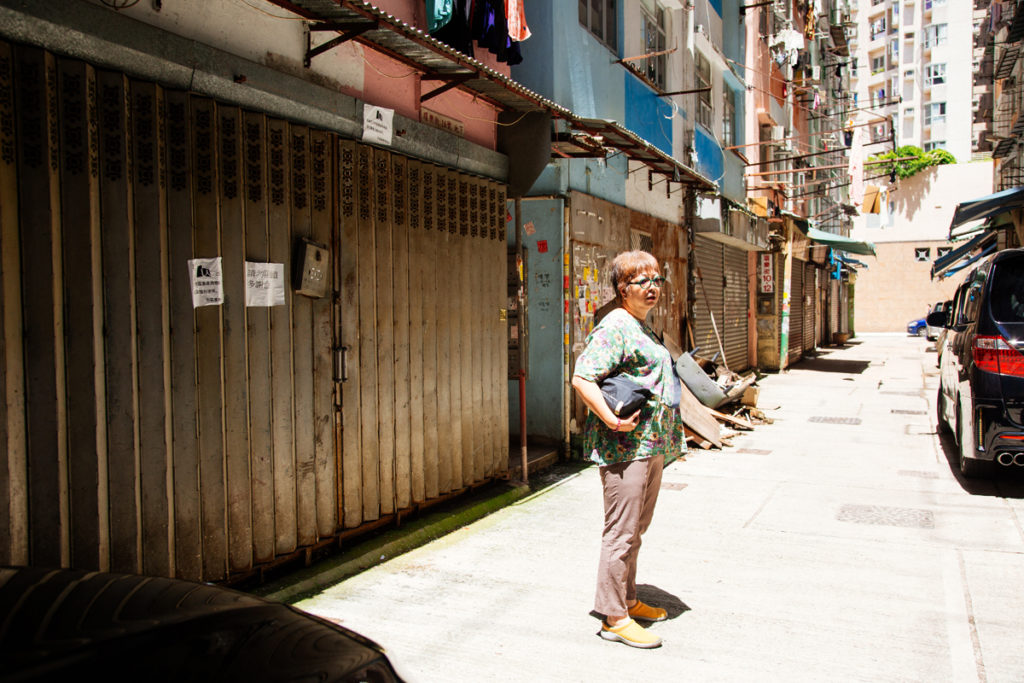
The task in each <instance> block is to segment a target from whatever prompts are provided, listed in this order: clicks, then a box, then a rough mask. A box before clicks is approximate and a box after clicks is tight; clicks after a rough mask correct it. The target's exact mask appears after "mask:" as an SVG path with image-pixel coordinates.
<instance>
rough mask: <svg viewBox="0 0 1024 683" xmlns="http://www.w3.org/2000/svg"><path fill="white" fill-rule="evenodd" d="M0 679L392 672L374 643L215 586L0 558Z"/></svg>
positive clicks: (377, 677)
mask: <svg viewBox="0 0 1024 683" xmlns="http://www.w3.org/2000/svg"><path fill="white" fill-rule="evenodd" d="M0 680H2V681H51V680H52V681H70V680H100V681H175V682H176V683H185V682H186V681H240V682H245V683H254V682H256V681H373V682H377V681H398V680H400V679H399V677H398V676H397V674H396V673H395V671H394V669H393V668H392V667H391V665H390V663H389V662H388V660H387V657H386V656H385V654H384V652H383V650H382V649H381V648H380V646H378V645H377V644H376V643H374V642H373V641H371V640H369V639H367V638H364V637H363V636H360V635H359V634H357V633H354V632H352V631H349V630H348V629H345V628H343V627H341V626H338V625H336V624H333V623H331V622H328V621H325V620H323V619H320V618H318V617H315V616H313V615H310V614H307V613H305V612H303V611H302V610H299V609H296V608H294V607H290V606H288V605H284V604H281V603H276V602H272V601H269V600H264V599H261V598H257V597H254V596H251V595H247V594H245V593H240V592H238V591H233V590H230V589H226V588H220V587H218V586H210V585H205V584H199V583H192V582H188V581H180V580H175V579H164V578H153V577H143V576H132V575H123V574H108V573H97V572H85V571H76V570H66V569H64V570H48V569H37V568H25V567H20V568H0Z"/></svg>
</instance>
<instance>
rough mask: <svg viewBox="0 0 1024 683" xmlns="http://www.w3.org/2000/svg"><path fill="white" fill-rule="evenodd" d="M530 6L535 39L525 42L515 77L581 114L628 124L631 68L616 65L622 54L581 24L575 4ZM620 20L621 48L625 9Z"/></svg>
mask: <svg viewBox="0 0 1024 683" xmlns="http://www.w3.org/2000/svg"><path fill="white" fill-rule="evenodd" d="M525 7H526V23H527V25H528V26H529V27H530V31H531V32H532V33H533V35H532V36H531V37H530V38H529V39H528V40H526V41H524V42H523V44H522V52H523V61H522V63H521V64H517V65H515V66H513V67H512V69H511V75H512V78H513V79H514V80H516V81H518V82H520V83H522V84H523V85H525V86H526V87H528V88H530V89H531V90H534V91H536V92H537V93H540V94H541V95H543V96H544V97H547V98H548V99H551V100H554V101H555V102H557V103H558V104H560V105H562V106H563V107H566V108H568V109H571V110H572V111H573V112H574V113H576V114H578V115H580V116H585V117H588V118H603V119H615V120H616V121H619V122H620V123H624V120H625V116H624V109H623V88H624V83H623V81H624V79H625V76H626V70H625V68H624V67H622V66H621V65H618V64H615V63H614V62H615V60H617V59H618V58H619V57H620V56H621V55H619V54H616V53H615V52H613V51H612V50H610V49H608V48H607V47H605V46H604V45H603V44H601V43H600V42H598V40H597V39H596V38H594V36H592V35H591V34H590V32H589V31H587V29H585V28H583V26H581V25H580V21H579V8H578V6H577V4H576V3H573V2H529V3H525ZM617 21H618V31H617V32H618V35H619V43H620V45H621V42H622V14H621V11H620V13H619V16H618V18H617ZM534 27H537V28H534Z"/></svg>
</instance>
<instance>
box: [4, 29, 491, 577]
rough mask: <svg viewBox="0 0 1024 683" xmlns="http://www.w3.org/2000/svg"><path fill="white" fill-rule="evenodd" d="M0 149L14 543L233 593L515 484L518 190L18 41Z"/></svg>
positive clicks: (56, 559)
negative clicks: (284, 564) (404, 521)
mask: <svg viewBox="0 0 1024 683" xmlns="http://www.w3.org/2000/svg"><path fill="white" fill-rule="evenodd" d="M254 102H255V100H254ZM15 124H17V125H15ZM0 148H2V149H3V150H4V153H3V154H0V195H2V196H3V200H4V207H3V210H2V211H0V242H2V244H3V251H2V258H0V262H2V265H3V286H2V287H0V309H2V310H4V311H5V312H7V313H10V312H11V311H17V316H18V317H17V318H15V317H14V316H13V314H10V315H5V316H0V318H2V320H0V324H3V325H4V338H5V340H6V341H7V344H8V346H10V345H11V344H12V343H13V342H12V341H11V340H14V339H17V340H18V344H19V346H18V347H17V348H16V353H14V354H6V356H5V355H4V354H0V378H8V380H7V381H9V382H10V381H12V380H11V379H10V378H12V377H13V378H16V379H17V380H18V382H19V383H20V384H21V385H22V386H23V396H24V398H23V399H22V400H21V401H20V402H19V403H14V402H8V404H7V408H6V410H7V414H8V415H9V416H10V419H11V420H12V421H14V420H19V421H20V422H21V423H22V424H24V429H23V431H22V433H21V435H20V436H19V435H15V437H10V438H7V439H6V441H5V446H6V448H7V451H8V452H9V453H12V454H15V450H17V454H15V455H12V456H11V458H9V462H10V463H11V470H12V471H14V470H15V469H17V470H18V471H20V472H22V473H23V475H22V481H21V482H18V481H16V480H14V479H8V480H7V481H6V482H3V483H0V498H4V499H5V500H7V501H12V500H19V501H20V502H19V503H18V504H17V506H15V505H11V506H9V507H10V508H11V514H12V515H17V516H18V517H19V518H20V519H22V520H23V521H24V524H23V525H22V526H23V527H24V531H23V533H22V532H19V534H20V537H19V538H17V539H12V540H13V542H12V543H11V547H12V548H14V549H15V550H16V551H17V553H20V554H23V555H24V556H25V557H28V556H29V555H28V553H29V541H31V554H32V557H33V558H34V559H35V560H36V561H38V562H39V563H41V564H48V565H54V566H56V565H59V564H66V563H67V562H68V561H70V562H72V563H73V565H74V566H76V567H77V568H80V569H101V568H109V569H110V570H112V571H118V572H132V573H139V572H142V573H146V574H150V575H156V576H167V577H179V578H186V579H193V580H201V581H224V580H226V579H228V578H230V577H231V576H232V575H234V576H242V575H249V573H250V572H252V571H253V570H254V569H255V568H257V567H259V566H265V565H267V564H270V563H273V562H274V561H275V558H279V557H287V556H289V555H292V554H293V553H295V552H296V551H299V550H301V549H303V548H305V549H307V550H310V549H312V548H314V547H324V545H323V544H324V541H325V540H326V539H330V538H332V537H334V536H336V535H338V534H339V533H340V532H341V531H342V529H344V528H356V527H360V526H362V525H364V524H368V523H373V522H374V521H376V520H378V519H381V518H382V517H384V518H386V517H387V516H388V515H392V514H398V515H400V514H402V513H403V511H404V510H409V509H413V508H414V507H415V506H417V505H418V504H420V503H423V502H426V501H428V500H431V499H437V498H440V497H443V496H445V495H446V494H448V493H449V492H451V491H461V490H464V489H466V488H468V487H469V486H471V485H473V484H476V483H478V482H481V481H483V480H485V479H488V478H494V477H500V476H503V475H504V474H505V473H506V472H507V470H508V436H507V434H508V430H507V426H508V414H507V413H508V396H507V387H508V383H507V382H506V381H505V379H506V377H507V348H508V347H507V327H506V325H507V323H506V321H505V319H504V316H499V314H498V311H500V310H502V309H504V308H505V307H506V306H507V305H508V304H507V298H506V297H507V291H506V290H507V284H506V280H505V275H504V274H505V270H506V261H507V252H506V236H505V224H506V222H505V215H506V198H505V197H506V192H507V190H506V186H505V185H503V184H500V183H498V182H494V181H491V180H486V179H483V178H479V177H475V176H471V175H469V174H467V173H462V172H459V171H457V170H455V169H451V168H443V167H441V166H438V165H436V164H432V163H426V162H421V161H417V160H415V159H412V158H408V157H405V156H402V155H399V154H395V153H392V152H390V151H387V150H382V149H379V148H375V147H371V146H369V145H364V144H361V143H359V142H356V141H353V140H347V139H345V140H343V139H340V138H339V136H338V135H337V134H336V133H334V132H331V131H327V130H319V129H316V128H314V127H311V126H308V125H304V124H299V123H294V122H291V121H288V120H284V119H280V118H275V117H272V116H269V115H266V114H264V113H261V112H258V111H251V110H249V109H247V108H243V107H240V106H238V105H233V104H227V103H222V102H218V101H215V100H213V99H211V98H209V97H206V96H203V95H200V94H197V93H193V92H187V91H181V90H172V89H169V88H164V87H162V86H160V85H158V84H156V83H153V82H148V81H142V80H135V79H129V78H126V77H125V76H124V75H123V74H121V73H119V72H115V71H107V70H101V69H97V68H95V67H94V66H92V65H90V64H87V63H85V62H82V61H78V60H75V59H71V58H57V57H55V56H54V55H52V54H50V53H48V52H45V51H43V50H40V49H38V48H35V47H24V46H18V45H11V44H8V43H5V42H3V41H0ZM8 151H10V152H11V154H8V153H7V152H8ZM47 160H49V161H50V163H45V162H46V161H47ZM37 162H38V163H37ZM12 196H13V197H14V198H16V199H17V200H18V201H17V203H14V202H10V201H8V200H9V199H11V197H12ZM62 206H63V207H65V210H63V211H62V210H61V207H62ZM67 207H74V208H73V210H67ZM12 244H14V245H15V247H14V249H11V248H10V245H12ZM215 257H216V258H215ZM194 259H195V260H194ZM300 268H301V270H299V269H300ZM293 269H294V271H298V272H294V271H293ZM299 273H301V277H295V278H293V274H295V275H299ZM296 280H300V281H301V283H302V286H301V289H300V288H299V285H298V283H297V282H296ZM55 315H56V316H57V318H56V319H58V320H59V321H60V322H61V326H56V325H55V323H54V320H55ZM22 339H24V348H23V347H22V346H20V344H22V341H21V340H22ZM16 356H18V357H17V362H16V363H11V362H10V359H11V358H14V357H16ZM55 368H60V373H58V372H57V371H56V370H55ZM64 368H66V369H67V370H66V372H65V370H64ZM14 373H16V374H14ZM19 391H21V389H19ZM58 405H59V406H62V408H61V409H62V410H64V409H65V408H66V418H65V419H64V420H63V421H62V422H60V423H59V424H58V421H57V420H56V418H55V417H54V407H55V406H58ZM438 424H441V425H443V428H441V429H439V428H437V427H436V425H438ZM97 435H102V436H103V438H99V437H98V436H97ZM19 440H20V443H18V441H19ZM15 456H16V457H17V458H18V459H19V460H18V461H15V460H14V459H13V458H14V457H15ZM58 471H62V472H65V473H66V476H63V477H58V476H57V472H58ZM108 473H109V476H108ZM26 490H27V491H28V492H29V493H31V496H30V497H25V496H24V491H26ZM19 496H20V498H19ZM62 558H64V559H62Z"/></svg>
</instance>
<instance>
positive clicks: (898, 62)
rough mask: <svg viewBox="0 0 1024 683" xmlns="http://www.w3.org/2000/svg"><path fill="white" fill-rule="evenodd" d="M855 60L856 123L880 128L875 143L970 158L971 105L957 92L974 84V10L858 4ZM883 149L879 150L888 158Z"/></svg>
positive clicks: (941, 3)
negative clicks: (890, 142) (887, 142)
mask: <svg viewBox="0 0 1024 683" xmlns="http://www.w3.org/2000/svg"><path fill="white" fill-rule="evenodd" d="M854 21H855V22H856V26H857V32H856V38H855V40H854V43H853V45H852V46H851V53H852V55H853V57H854V62H855V68H854V72H853V79H852V82H851V87H852V90H853V92H854V94H855V96H856V98H857V103H858V108H860V109H861V111H860V112H858V116H857V120H858V122H860V123H867V122H871V121H874V122H876V123H875V124H874V125H871V126H869V132H870V141H871V142H882V141H884V140H886V139H888V138H889V135H890V131H889V122H890V120H891V122H892V125H893V126H894V132H895V141H896V145H897V146H900V145H914V146H916V147H920V148H922V149H924V150H931V149H945V150H948V151H949V152H950V153H952V154H953V156H955V157H956V158H957V160H958V161H967V160H969V159H970V158H971V152H972V119H973V112H972V108H973V103H972V99H971V98H966V97H960V96H957V95H956V93H963V92H969V91H971V89H972V83H973V65H974V58H973V32H974V25H975V10H974V6H973V3H969V2H962V1H960V2H958V1H956V0H859V2H858V3H857V4H856V7H855V10H854ZM885 149H886V146H885V145H882V144H880V145H879V146H878V149H876V150H872V151H871V153H874V152H876V151H884V150H885Z"/></svg>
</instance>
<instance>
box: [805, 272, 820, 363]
mask: <svg viewBox="0 0 1024 683" xmlns="http://www.w3.org/2000/svg"><path fill="white" fill-rule="evenodd" d="M816 272H817V268H815V267H814V264H813V263H806V264H804V297H803V304H804V350H805V351H806V350H808V349H813V348H814V346H815V343H814V342H815V339H814V324H815V321H816V320H817V317H816V316H815V310H814V289H815V283H816V281H817V279H816V278H815V273H816Z"/></svg>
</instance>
